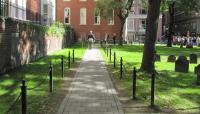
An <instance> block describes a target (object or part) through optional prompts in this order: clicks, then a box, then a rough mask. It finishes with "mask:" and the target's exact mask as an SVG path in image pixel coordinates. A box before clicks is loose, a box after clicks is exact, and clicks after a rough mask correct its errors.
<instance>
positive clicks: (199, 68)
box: [195, 65, 200, 85]
mask: <svg viewBox="0 0 200 114" xmlns="http://www.w3.org/2000/svg"><path fill="white" fill-rule="evenodd" d="M195 69H196V74H197V85H200V65H198V66H197V67H196V68H195Z"/></svg>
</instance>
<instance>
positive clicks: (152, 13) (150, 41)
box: [140, 0, 161, 73]
mask: <svg viewBox="0 0 200 114" xmlns="http://www.w3.org/2000/svg"><path fill="white" fill-rule="evenodd" d="M160 4H161V0H149V7H148V15H147V30H146V38H145V42H144V49H143V57H142V64H141V67H140V70H141V71H145V72H147V73H152V72H153V70H155V67H154V52H155V41H156V36H157V29H158V20H159V14H160Z"/></svg>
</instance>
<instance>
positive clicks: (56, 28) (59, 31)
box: [45, 22, 72, 38]
mask: <svg viewBox="0 0 200 114" xmlns="http://www.w3.org/2000/svg"><path fill="white" fill-rule="evenodd" d="M71 30H72V28H71V26H67V25H64V24H62V23H60V22H54V23H53V24H52V25H51V26H46V31H45V33H46V35H47V36H52V37H57V38H63V36H64V35H65V33H66V32H69V31H71Z"/></svg>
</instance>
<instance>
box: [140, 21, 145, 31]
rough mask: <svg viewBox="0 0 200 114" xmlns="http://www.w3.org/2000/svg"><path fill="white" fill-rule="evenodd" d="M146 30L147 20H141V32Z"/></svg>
mask: <svg viewBox="0 0 200 114" xmlns="http://www.w3.org/2000/svg"><path fill="white" fill-rule="evenodd" d="M145 29H146V20H145V19H140V20H139V30H145Z"/></svg>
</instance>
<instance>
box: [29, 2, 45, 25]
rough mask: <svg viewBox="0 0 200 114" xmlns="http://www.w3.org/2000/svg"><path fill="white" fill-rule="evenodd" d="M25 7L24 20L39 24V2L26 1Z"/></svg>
mask: <svg viewBox="0 0 200 114" xmlns="http://www.w3.org/2000/svg"><path fill="white" fill-rule="evenodd" d="M26 7H27V9H26V10H27V11H26V20H30V21H35V22H39V21H40V17H41V15H40V12H41V11H40V0H27V3H26Z"/></svg>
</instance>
